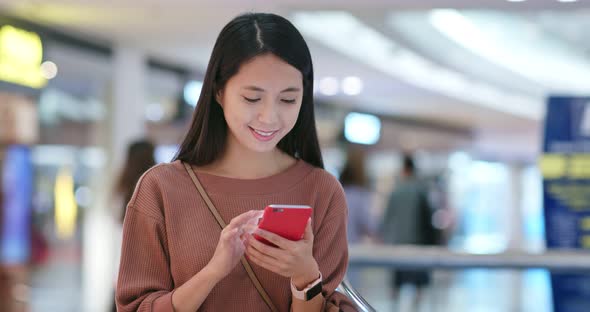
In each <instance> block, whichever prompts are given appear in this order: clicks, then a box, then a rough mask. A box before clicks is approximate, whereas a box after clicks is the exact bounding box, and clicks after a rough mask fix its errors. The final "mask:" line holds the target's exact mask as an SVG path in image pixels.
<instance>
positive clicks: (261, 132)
mask: <svg viewBox="0 0 590 312" xmlns="http://www.w3.org/2000/svg"><path fill="white" fill-rule="evenodd" d="M254 132H256V133H258V134H260V135H261V136H271V135H272V134H273V133H275V131H271V132H264V131H259V130H256V129H254Z"/></svg>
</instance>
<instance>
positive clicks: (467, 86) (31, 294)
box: [0, 0, 590, 312]
mask: <svg viewBox="0 0 590 312" xmlns="http://www.w3.org/2000/svg"><path fill="white" fill-rule="evenodd" d="M247 11H264V12H274V13H278V14H281V15H283V16H285V17H287V18H288V19H290V20H291V21H292V22H293V23H294V24H295V25H296V27H297V28H298V29H299V30H300V31H301V33H302V34H303V36H304V37H305V39H306V40H307V42H308V45H309V47H310V49H311V53H312V57H313V61H314V67H315V89H314V90H315V97H316V98H315V100H316V116H317V127H318V131H319V136H320V141H321V145H322V151H323V155H324V160H325V164H326V169H327V170H328V171H329V172H330V173H332V174H334V175H335V176H336V177H338V178H339V179H341V181H342V182H343V184H344V185H345V190H346V191H347V196H348V201H349V205H350V209H351V212H350V213H351V216H352V214H355V215H357V216H360V217H359V218H352V217H351V221H350V224H349V238H350V239H351V244H371V245H380V244H394V243H404V244H406V243H410V244H429V245H439V246H444V247H447V248H449V249H450V250H453V251H461V252H466V253H473V254H495V253H503V252H507V251H526V252H531V253H542V252H544V251H545V249H546V233H545V220H544V213H543V177H542V174H541V170H540V169H539V166H538V162H539V159H540V158H541V156H542V153H543V139H544V135H543V134H544V131H543V127H544V121H545V117H546V114H545V112H546V106H547V102H548V98H549V97H550V96H551V95H563V96H573V97H578V96H589V95H590V35H589V33H588V31H587V30H588V29H590V3H589V2H588V1H586V0H579V1H575V0H528V1H524V0H518V1H517V0H511V1H507V0H478V1H468V0H436V1H434V0H424V1H411V0H365V1H353V0H340V1H338V0H327V1H309V0H297V1H296V0H285V1H270V0H257V1H239V0H216V1H209V0H202V1H189V0H167V1H161V0H100V1H99V0H84V1H80V0H55V1H52V0H46V1H41V0H0V164H1V165H0V175H1V176H2V181H3V183H2V190H3V191H2V193H1V194H0V195H1V196H0V199H2V201H0V203H2V206H1V207H2V210H0V211H2V218H1V219H0V220H2V223H1V225H0V229H1V230H2V236H1V239H2V244H1V245H0V246H1V254H0V256H1V258H0V261H1V263H2V271H1V273H0V274H1V276H0V283H1V284H2V286H0V290H1V292H0V298H3V299H0V300H4V302H6V303H0V306H2V308H0V310H2V311H12V310H10V309H14V311H100V312H103V311H111V306H112V300H113V293H114V290H113V287H114V280H115V276H116V267H117V264H116V263H117V253H118V249H119V248H120V231H121V225H120V214H121V207H122V206H123V204H122V203H121V200H120V199H118V198H117V196H116V194H117V190H116V188H117V187H116V183H117V182H116V181H117V179H118V178H119V175H120V172H121V170H122V167H123V166H124V164H125V159H126V153H127V147H128V145H129V144H130V143H131V142H134V141H136V140H138V139H144V138H148V139H149V140H150V141H151V142H153V144H154V151H153V157H154V159H155V161H156V162H158V163H160V162H168V161H170V160H171V158H172V157H173V155H174V153H175V152H176V149H177V144H178V143H179V142H180V140H181V138H182V135H183V134H184V131H185V130H186V129H187V125H188V122H189V121H190V118H191V115H192V111H193V110H194V106H195V105H196V102H197V98H198V96H199V92H200V87H201V79H202V78H203V75H204V72H205V68H206V65H207V62H208V58H209V55H210V53H211V50H212V47H213V44H214V40H215V38H216V36H217V34H218V33H219V31H220V30H221V28H222V27H223V26H224V25H225V24H226V23H227V22H228V21H229V20H230V19H232V18H233V17H235V16H236V15H238V14H239V13H242V12H247ZM561 126H562V127H569V126H568V124H565V123H564V124H563V125H561ZM410 157H411V160H412V161H409V160H410ZM409 164H411V165H412V168H413V170H411V173H412V174H408V170H407V169H408V165H409ZM408 180H412V181H414V182H415V183H413V184H411V183H410V184H411V185H410V186H409V187H407V185H406V184H407V182H408ZM404 185H406V187H405V188H404V187H402V186H404ZM408 188H409V189H410V190H411V192H412V191H413V192H415V194H418V195H417V197H416V198H418V199H419V201H420V202H421V203H422V204H421V205H418V206H420V207H419V208H415V209H414V208H408V209H409V211H414V212H415V211H418V210H420V211H422V213H421V214H419V213H403V212H401V213H400V212H399V211H400V209H401V208H398V207H402V206H404V205H409V206H411V205H412V204H406V203H404V202H403V200H404V199H403V198H406V201H407V196H406V197H404V196H401V197H402V199H401V202H402V203H398V202H396V200H397V197H396V196H394V195H395V194H396V192H397V193H400V192H402V193H403V191H404V190H406V191H407V189H408ZM114 194H115V195H114ZM410 202H413V203H415V202H416V201H415V200H410ZM392 207H393V208H392ZM396 209H397V210H396ZM353 210H354V211H353ZM396 211H397V212H396ZM388 213H389V214H388ZM400 215H402V216H404V217H402V216H400ZM405 217H407V218H422V219H425V220H427V222H423V223H416V224H421V225H420V226H422V225H424V228H420V227H418V226H416V228H414V229H410V230H408V231H407V233H411V232H412V230H413V232H417V233H418V234H420V233H425V232H426V231H428V233H431V235H430V236H429V239H426V240H424V239H422V240H412V239H411V238H410V239H409V240H408V241H405V242H400V241H399V240H397V239H390V237H388V236H387V235H390V234H391V233H389V232H391V231H389V230H391V228H392V225H391V224H389V223H388V222H389V221H388V220H399V219H400V218H405ZM359 220H362V222H361V221H359ZM588 224H590V223H588ZM588 224H587V225H588ZM588 227H590V226H588ZM408 235H410V234H408ZM419 236H420V235H419ZM589 242H590V241H589ZM406 273H407V272H406ZM410 273H411V272H410ZM414 273H417V274H414V275H413V278H412V276H410V277H409V278H407V280H406V281H407V282H408V283H400V282H399V281H401V280H403V279H400V278H399V276H400V275H398V282H393V281H392V280H391V278H390V269H384V268H372V267H366V266H363V267H355V268H353V269H352V270H351V273H350V274H349V280H350V281H351V282H352V283H353V285H354V286H355V288H357V289H358V290H359V291H360V293H361V294H362V295H363V296H364V297H365V299H367V301H368V302H369V303H371V304H372V305H373V306H374V307H375V308H376V309H377V310H378V311H486V312H487V311H490V312H492V311H493V312H496V311H498V312H500V311H538V312H544V311H553V295H552V289H551V281H550V275H549V273H548V272H547V271H545V270H540V269H530V270H528V269H527V270H484V269H469V270H467V269H466V270H433V271H432V272H431V274H429V275H427V276H426V277H427V278H426V280H422V278H420V277H424V274H421V273H423V272H414ZM416 276H418V278H416ZM0 302H2V301H0ZM9 306H10V307H11V308H7V307H9ZM564 311H565V310H564ZM571 311H574V310H571ZM575 311H577V310H575ZM580 311H581V310H580Z"/></svg>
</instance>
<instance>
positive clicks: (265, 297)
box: [183, 162, 279, 312]
mask: <svg viewBox="0 0 590 312" xmlns="http://www.w3.org/2000/svg"><path fill="white" fill-rule="evenodd" d="M183 164H184V168H185V169H186V171H187V172H188V174H189V176H190V177H191V180H192V181H193V184H194V185H195V187H196V188H197V190H198V191H199V194H201V197H202V198H203V200H204V201H205V203H206V204H207V207H208V208H209V211H211V214H213V216H214V217H215V220H217V223H219V226H220V227H221V228H222V229H223V228H225V227H226V225H227V224H226V223H225V221H223V218H222V217H221V215H220V214H219V212H218V211H217V209H216V208H215V205H213V202H212V201H211V199H210V198H209V195H207V192H206V191H205V189H204V188H203V185H201V182H199V179H198V178H197V175H196V174H195V172H194V170H193V168H192V166H191V165H189V164H188V163H186V162H183ZM240 262H242V265H243V266H244V269H246V272H247V273H248V276H249V277H250V279H251V280H252V283H254V286H255V287H256V290H258V293H259V294H260V296H261V297H262V299H263V300H264V302H266V305H267V306H268V307H269V308H270V310H271V311H272V312H278V311H279V310H278V309H277V308H276V307H275V305H274V304H273V303H272V301H271V300H270V297H269V296H268V294H267V293H266V291H265V290H264V287H262V284H260V281H259V280H258V278H257V277H256V274H255V273H254V270H252V267H251V266H250V263H249V262H248V260H246V258H245V257H244V256H242V258H241V259H240Z"/></svg>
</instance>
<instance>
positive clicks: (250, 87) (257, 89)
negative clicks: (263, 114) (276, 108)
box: [243, 86, 301, 93]
mask: <svg viewBox="0 0 590 312" xmlns="http://www.w3.org/2000/svg"><path fill="white" fill-rule="evenodd" d="M243 89H246V90H252V91H258V92H265V91H266V90H264V89H263V88H261V87H257V86H245V87H244V88H243ZM298 91H301V89H300V88H297V87H289V88H287V89H285V90H283V91H281V92H280V93H285V92H298Z"/></svg>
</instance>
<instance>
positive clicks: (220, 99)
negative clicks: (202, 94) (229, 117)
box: [215, 90, 223, 109]
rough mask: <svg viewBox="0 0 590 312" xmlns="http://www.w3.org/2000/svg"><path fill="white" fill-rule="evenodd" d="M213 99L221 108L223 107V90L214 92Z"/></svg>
mask: <svg viewBox="0 0 590 312" xmlns="http://www.w3.org/2000/svg"><path fill="white" fill-rule="evenodd" d="M215 101H216V102H217V104H219V106H221V109H223V90H219V91H217V92H215Z"/></svg>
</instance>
